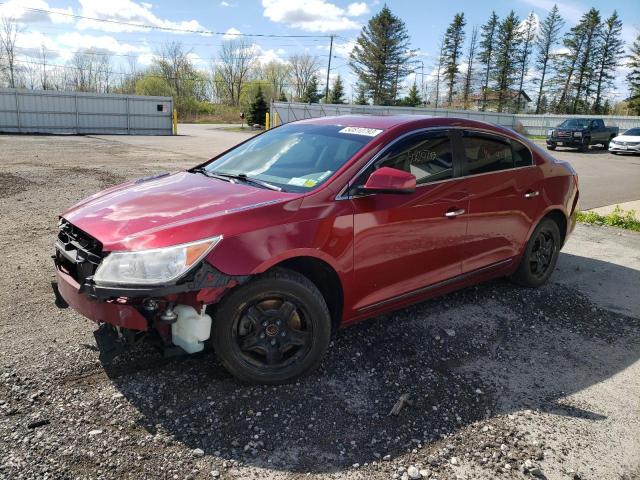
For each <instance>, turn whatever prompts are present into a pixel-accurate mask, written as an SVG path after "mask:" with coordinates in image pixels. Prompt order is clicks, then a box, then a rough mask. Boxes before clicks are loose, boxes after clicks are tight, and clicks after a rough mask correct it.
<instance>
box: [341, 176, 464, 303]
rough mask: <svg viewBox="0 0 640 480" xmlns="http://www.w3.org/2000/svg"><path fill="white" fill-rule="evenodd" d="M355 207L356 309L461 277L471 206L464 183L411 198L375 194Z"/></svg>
mask: <svg viewBox="0 0 640 480" xmlns="http://www.w3.org/2000/svg"><path fill="white" fill-rule="evenodd" d="M351 201H352V202H353V208H354V212H355V213H354V236H355V238H354V240H355V241H354V264H355V272H356V275H355V278H356V286H355V287H354V289H355V291H356V299H357V300H356V302H355V307H356V309H359V308H362V307H366V306H368V305H372V304H375V303H377V302H380V301H384V300H388V299H391V298H393V297H396V296H398V295H401V294H403V293H407V292H410V291H412V290H416V289H419V288H421V287H424V286H427V285H430V284H433V283H437V282H439V281H442V280H445V279H448V278H451V277H454V276H456V275H459V274H460V273H461V263H460V262H461V259H462V255H461V248H460V247H461V245H462V241H463V239H464V236H465V233H466V228H467V226H466V215H464V214H461V215H459V216H456V217H447V216H445V214H446V213H447V212H448V211H455V210H464V211H467V210H468V208H469V202H468V200H467V192H466V191H465V190H464V189H462V188H461V180H450V181H446V182H440V183H434V184H428V185H424V186H420V187H418V188H417V189H416V192H415V193H413V194H410V195H371V196H366V197H361V198H354V199H352V200H351Z"/></svg>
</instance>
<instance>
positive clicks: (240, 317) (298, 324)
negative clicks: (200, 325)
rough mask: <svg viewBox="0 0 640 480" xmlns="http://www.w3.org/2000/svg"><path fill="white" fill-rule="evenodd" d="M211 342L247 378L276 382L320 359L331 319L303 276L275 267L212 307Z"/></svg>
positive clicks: (230, 367) (233, 371) (298, 373)
mask: <svg viewBox="0 0 640 480" xmlns="http://www.w3.org/2000/svg"><path fill="white" fill-rule="evenodd" d="M212 337H213V345H214V348H215V351H216V354H217V355H218V358H219V359H220V361H221V362H222V364H223V365H224V367H225V368H226V369H227V370H228V371H229V372H230V373H231V374H233V375H234V376H236V377H238V378H239V379H241V380H243V381H246V382H251V383H266V384H278V383H285V382H289V381H291V380H293V379H295V378H296V377H299V376H301V375H303V374H305V373H308V372H309V371H311V370H312V369H313V368H315V367H316V366H317V365H318V364H319V363H320V360H321V359H322V357H323V355H324V353H325V351H326V349H327V346H328V345H329V340H330V337H331V319H330V316H329V310H328V308H327V305H326V303H325V300H324V298H323V297H322V294H321V293H320V292H319V291H318V289H317V288H316V286H315V285H314V284H313V283H312V282H311V281H310V280H309V279H307V278H306V277H304V276H303V275H300V274H298V273H296V272H293V271H289V270H274V271H273V272H269V273H267V274H265V275H262V276H260V277H257V278H256V279H254V280H252V281H251V282H249V283H247V284H245V285H243V286H241V287H238V288H237V289H236V290H233V291H232V292H231V293H230V294H229V296H228V297H227V298H226V299H224V300H223V301H222V302H221V303H220V305H219V307H218V308H217V309H216V312H215V318H214V323H213V328H212Z"/></svg>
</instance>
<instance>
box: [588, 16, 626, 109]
mask: <svg viewBox="0 0 640 480" xmlns="http://www.w3.org/2000/svg"><path fill="white" fill-rule="evenodd" d="M623 55H624V41H623V40H622V21H621V20H620V18H619V17H618V13H617V12H616V11H615V10H614V11H613V13H612V14H611V16H610V17H609V18H607V19H606V20H605V22H604V26H603V31H602V46H601V48H600V52H599V55H598V59H597V64H598V71H597V72H596V98H595V101H594V102H593V112H594V113H597V114H604V111H603V110H604V109H603V107H602V95H603V93H604V91H605V90H606V89H607V87H609V86H611V84H612V83H613V80H614V79H615V72H616V69H617V68H618V66H619V65H620V61H621V59H622V56H623Z"/></svg>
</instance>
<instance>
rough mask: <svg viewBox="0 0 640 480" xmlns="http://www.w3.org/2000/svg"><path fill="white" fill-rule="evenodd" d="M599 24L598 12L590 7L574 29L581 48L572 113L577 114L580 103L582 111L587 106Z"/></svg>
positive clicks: (599, 30)
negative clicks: (578, 37) (580, 39)
mask: <svg viewBox="0 0 640 480" xmlns="http://www.w3.org/2000/svg"><path fill="white" fill-rule="evenodd" d="M601 24H602V22H601V20H600V12H599V11H598V10H596V9H595V8H593V7H592V8H591V9H590V10H589V11H588V12H587V13H585V14H584V15H583V16H582V18H581V20H580V23H578V25H576V27H575V28H577V32H578V33H579V34H580V35H582V37H583V48H582V49H581V51H580V55H579V57H578V64H577V70H576V84H575V90H576V92H575V95H574V97H573V109H572V113H577V112H578V104H579V103H582V105H583V108H582V109H583V110H584V109H586V107H587V106H588V102H589V98H588V97H589V87H590V80H592V78H593V73H594V69H595V65H594V59H595V55H594V52H595V51H596V50H597V47H598V42H599V40H600V37H601V34H600V32H601V27H602V25H601ZM572 30H573V29H572ZM581 95H584V97H585V98H584V100H583V99H582V98H581Z"/></svg>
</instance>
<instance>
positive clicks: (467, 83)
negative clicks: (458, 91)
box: [462, 27, 478, 110]
mask: <svg viewBox="0 0 640 480" xmlns="http://www.w3.org/2000/svg"><path fill="white" fill-rule="evenodd" d="M477 43H478V29H477V28H476V27H473V31H472V32H471V41H470V42H469V50H468V51H467V73H466V74H465V77H464V89H463V91H462V101H463V105H464V108H465V110H466V109H468V108H469V94H470V93H471V81H472V80H473V62H474V61H475V57H476V47H477Z"/></svg>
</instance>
